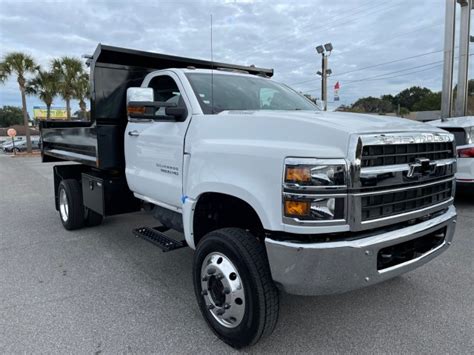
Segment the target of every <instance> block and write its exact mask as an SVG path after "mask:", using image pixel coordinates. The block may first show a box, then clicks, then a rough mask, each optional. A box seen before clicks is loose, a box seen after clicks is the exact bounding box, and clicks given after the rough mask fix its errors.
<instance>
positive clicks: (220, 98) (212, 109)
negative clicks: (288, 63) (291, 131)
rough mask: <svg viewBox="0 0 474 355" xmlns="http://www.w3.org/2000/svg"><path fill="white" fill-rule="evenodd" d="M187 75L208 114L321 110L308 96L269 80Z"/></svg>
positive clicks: (203, 109)
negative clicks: (212, 84) (212, 88)
mask: <svg viewBox="0 0 474 355" xmlns="http://www.w3.org/2000/svg"><path fill="white" fill-rule="evenodd" d="M186 76H187V77H188V80H189V82H190V83H191V86H192V88H193V90H194V93H195V94H196V97H197V98H198V100H199V104H200V105H201V108H202V111H203V112H204V113H205V114H211V113H219V112H221V111H225V110H311V111H314V110H318V107H317V106H316V105H315V104H313V103H312V102H311V101H309V100H308V99H307V98H305V97H304V96H302V95H300V94H298V93H297V92H296V91H293V90H292V89H290V88H289V87H287V86H285V85H282V84H279V83H276V82H273V81H271V80H269V79H264V78H259V77H251V76H240V75H226V74H214V75H213V78H211V74H210V73H187V74H186ZM212 82H213V83H214V92H213V93H211V83H212ZM211 96H213V97H211ZM212 101H213V102H212Z"/></svg>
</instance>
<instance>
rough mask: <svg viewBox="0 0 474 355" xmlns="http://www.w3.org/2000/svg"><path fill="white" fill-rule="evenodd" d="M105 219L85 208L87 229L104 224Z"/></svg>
mask: <svg viewBox="0 0 474 355" xmlns="http://www.w3.org/2000/svg"><path fill="white" fill-rule="evenodd" d="M103 220H104V217H103V216H102V215H101V214H98V213H97V212H94V211H92V210H91V209H89V208H85V216H84V223H85V225H86V226H87V227H95V226H98V225H100V224H101V223H102V221H103Z"/></svg>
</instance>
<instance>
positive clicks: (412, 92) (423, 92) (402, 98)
mask: <svg viewBox="0 0 474 355" xmlns="http://www.w3.org/2000/svg"><path fill="white" fill-rule="evenodd" d="M432 93H433V92H432V91H431V90H430V89H428V88H421V87H419V86H412V87H411V88H408V89H405V90H403V91H400V92H399V93H398V94H397V95H395V97H394V98H393V104H395V105H398V104H400V106H401V107H406V108H407V109H408V110H410V111H415V110H414V107H413V106H414V105H415V103H417V102H419V101H420V100H421V99H423V98H424V97H425V96H427V95H430V94H432Z"/></svg>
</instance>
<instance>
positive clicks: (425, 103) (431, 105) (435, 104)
mask: <svg viewBox="0 0 474 355" xmlns="http://www.w3.org/2000/svg"><path fill="white" fill-rule="evenodd" d="M435 110H441V92H430V93H429V94H427V95H425V96H423V97H422V98H421V99H420V100H419V101H418V102H415V103H414V104H413V111H435Z"/></svg>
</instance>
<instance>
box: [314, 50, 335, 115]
mask: <svg viewBox="0 0 474 355" xmlns="http://www.w3.org/2000/svg"><path fill="white" fill-rule="evenodd" d="M332 50H333V47H332V44H331V43H326V44H325V45H324V46H323V45H319V46H317V47H316V51H317V52H318V54H321V56H322V58H321V71H318V73H317V74H318V75H320V76H321V100H322V101H323V110H324V111H327V110H328V76H329V75H331V73H332V71H331V69H329V68H328V57H329V56H330V55H331V51H332Z"/></svg>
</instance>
